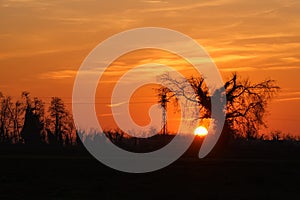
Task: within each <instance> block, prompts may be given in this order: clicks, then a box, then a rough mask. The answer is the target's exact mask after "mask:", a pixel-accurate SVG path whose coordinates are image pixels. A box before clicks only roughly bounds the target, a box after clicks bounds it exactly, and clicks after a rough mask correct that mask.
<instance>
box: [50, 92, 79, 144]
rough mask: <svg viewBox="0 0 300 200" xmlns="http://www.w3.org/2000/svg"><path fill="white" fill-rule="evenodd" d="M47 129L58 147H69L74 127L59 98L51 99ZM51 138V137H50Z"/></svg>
mask: <svg viewBox="0 0 300 200" xmlns="http://www.w3.org/2000/svg"><path fill="white" fill-rule="evenodd" d="M49 114H50V118H49V121H48V123H49V127H50V130H51V131H52V133H53V136H54V139H55V141H56V142H57V143H58V144H60V145H70V144H72V143H73V141H74V139H73V135H74V134H73V133H74V132H75V126H74V124H73V119H72V116H71V115H70V113H69V112H68V111H67V110H66V107H65V104H64V102H63V100H62V99H61V98H59V97H52V100H51V103H50V107H49ZM50 137H52V136H50Z"/></svg>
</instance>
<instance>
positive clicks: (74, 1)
mask: <svg viewBox="0 0 300 200" xmlns="http://www.w3.org/2000/svg"><path fill="white" fill-rule="evenodd" d="M299 11H300V2H299V1H297V0H284V1H280V0H266V1H258V0H254V1H246V0H205V1H196V0H187V1H179V0H173V1H171V0H169V1H167V0H166V1H160V0H144V1H143V0H140V1H137V0H124V1H116V0H113V1H96V0H86V1H80V0H70V1H65V0H62V1H58V0H54V1H45V0H0V44H1V45H0V91H2V92H3V93H5V94H6V95H11V96H13V97H15V98H17V97H19V96H20V93H21V92H22V91H24V90H28V91H30V92H31V93H32V95H33V96H38V97H41V98H44V99H45V100H46V101H49V100H50V99H49V98H50V97H51V96H60V97H62V98H63V99H64V100H65V101H66V102H67V103H68V104H69V103H70V102H71V95H72V87H73V81H74V78H75V75H76V71H77V70H78V68H79V67H80V64H81V63H82V61H83V60H84V58H85V57H86V56H87V55H88V53H89V52H90V51H91V50H92V49H93V48H94V47H95V46H96V45H97V44H99V43H100V42H101V41H103V40H105V39H106V38H108V37H110V36H111V35H113V34H116V33H119V32H121V31H124V30H128V29H131V28H137V27H145V26H154V27H165V28H170V29H174V30H176V31H180V32H182V33H184V34H186V35H188V36H190V37H192V38H194V39H195V40H196V41H197V42H199V44H201V45H202V46H203V47H204V48H205V49H206V50H207V51H208V53H209V54H210V55H211V57H212V58H213V60H214V61H215V62H216V64H217V66H218V67H219V70H220V71H221V73H222V75H223V78H224V80H226V78H227V77H228V76H229V74H230V73H232V72H234V71H237V72H238V73H239V74H240V75H241V76H242V77H244V78H250V80H252V81H253V82H256V81H259V80H264V79H266V78H272V79H275V80H276V81H277V83H278V85H279V86H280V87H281V88H282V90H281V92H280V93H279V95H278V96H277V97H276V98H274V100H273V101H272V103H271V104H270V106H269V109H268V112H269V115H268V117H267V120H268V124H269V130H276V129H280V130H282V131H283V132H285V133H291V134H298V135H300V127H299V122H300V79H299V74H300V12H299Z"/></svg>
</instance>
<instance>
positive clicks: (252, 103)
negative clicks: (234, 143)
mask: <svg viewBox="0 0 300 200" xmlns="http://www.w3.org/2000/svg"><path fill="white" fill-rule="evenodd" d="M161 81H162V82H163V83H164V84H166V85H168V86H171V87H172V88H173V89H174V90H173V93H174V94H175V95H179V96H183V97H185V99H186V100H187V101H196V102H197V104H198V106H199V108H200V113H199V118H200V119H209V118H211V94H210V92H209V89H208V87H207V85H206V84H205V79H204V78H203V77H193V76H192V77H190V78H188V79H181V80H176V79H173V78H172V77H171V76H170V74H163V75H162V76H161ZM187 86H191V87H192V88H193V90H194V93H193V94H187V93H186V92H185V88H187ZM224 88H225V91H226V98H227V111H226V121H225V126H224V129H223V133H222V134H225V133H226V134H228V133H232V134H235V135H239V136H243V137H246V138H248V139H252V138H256V137H257V136H258V135H257V134H258V130H259V128H260V127H261V126H265V122H264V120H263V118H264V115H265V111H266V107H267V104H268V102H269V100H270V99H271V98H272V97H273V96H274V94H276V92H277V91H278V90H279V87H278V86H277V85H276V83H275V81H274V80H265V81H262V82H259V83H251V82H250V81H249V80H248V79H241V78H240V77H239V76H238V75H237V74H236V73H234V74H232V77H231V78H230V79H229V80H228V81H226V82H225V84H224ZM191 95H196V98H191ZM194 99H196V100H194Z"/></svg>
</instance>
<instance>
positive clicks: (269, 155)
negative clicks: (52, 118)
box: [0, 142, 300, 199]
mask: <svg viewBox="0 0 300 200" xmlns="http://www.w3.org/2000/svg"><path fill="white" fill-rule="evenodd" d="M0 160H1V161H0V199H25V198H26V199H300V145H299V144H298V143H297V144H292V143H288V144H286V143H278V142H276V143H274V142H263V143H261V144H260V143H258V142H255V143H254V144H251V143H243V144H241V143H238V144H235V145H232V147H231V148H228V149H227V150H226V151H225V150H224V152H223V154H222V155H220V156H218V157H211V158H206V159H202V160H199V159H197V158H194V157H191V156H186V157H183V158H181V159H179V160H178V161H176V162H175V163H173V164H172V165H170V166H168V167H166V168H164V169H162V170H159V171H156V172H152V173H147V174H127V173H122V172H118V171H115V170H113V169H110V168H108V167H106V166H104V165H102V164H101V163H99V162H98V161H97V160H95V159H94V158H92V157H91V156H90V155H89V154H88V153H86V152H85V151H84V150H78V149H77V150H76V149H75V150H74V149H62V148H48V147H47V148H39V149H36V148H35V147H31V148H28V147H26V148H25V147H22V146H13V147H0Z"/></svg>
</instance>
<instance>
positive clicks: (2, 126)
mask: <svg viewBox="0 0 300 200" xmlns="http://www.w3.org/2000/svg"><path fill="white" fill-rule="evenodd" d="M11 110H12V102H11V97H5V96H4V95H3V94H2V93H0V142H1V143H9V142H10V141H9V140H10V133H11V132H10V128H11V125H12V112H11Z"/></svg>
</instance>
